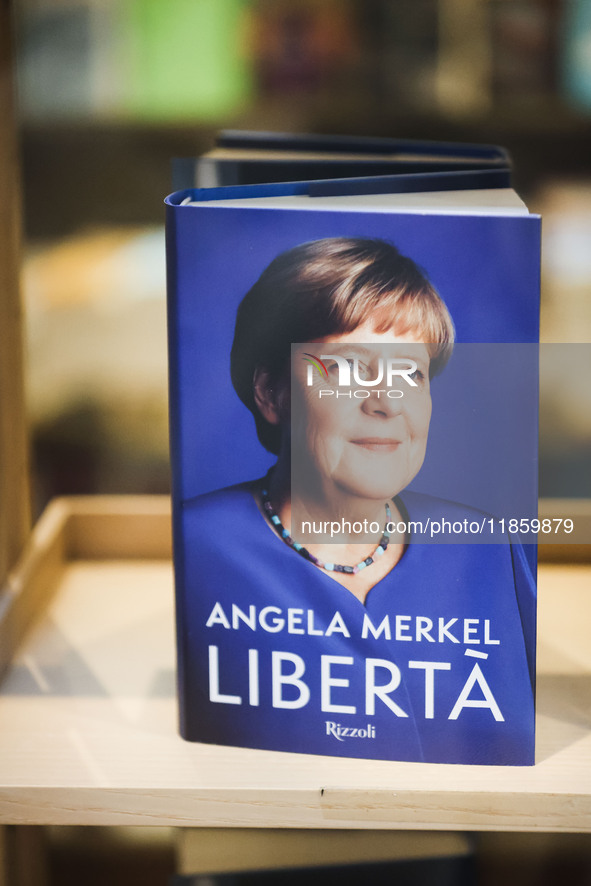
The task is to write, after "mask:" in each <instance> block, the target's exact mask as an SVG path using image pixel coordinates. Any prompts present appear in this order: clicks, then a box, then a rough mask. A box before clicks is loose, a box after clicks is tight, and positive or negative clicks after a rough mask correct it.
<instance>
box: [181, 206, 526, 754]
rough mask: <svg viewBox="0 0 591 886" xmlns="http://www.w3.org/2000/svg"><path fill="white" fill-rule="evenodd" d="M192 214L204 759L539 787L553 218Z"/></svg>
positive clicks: (186, 407) (198, 727)
mask: <svg viewBox="0 0 591 886" xmlns="http://www.w3.org/2000/svg"><path fill="white" fill-rule="evenodd" d="M183 196H185V195H184V194H181V195H172V197H170V198H168V200H167V203H168V206H167V212H168V220H167V237H168V247H167V248H168V267H169V339H170V394H171V444H172V463H173V520H174V552H175V553H174V557H175V580H176V600H177V602H176V606H177V626H178V663H179V695H180V711H181V733H182V735H183V737H184V738H185V739H187V740H190V741H198V742H207V743H215V744H222V745H235V746H240V747H248V748H262V749H270V750H279V751H290V752H300V753H309V754H325V755H333V756H335V755H336V756H343V757H361V758H375V759H381V760H403V761H420V762H432V763H473V764H496V765H531V764H533V762H534V690H535V687H534V678H535V611H536V610H535V593H536V584H535V575H536V550H535V546H534V545H532V544H531V543H528V541H527V538H524V537H520V535H519V532H518V531H517V530H518V528H519V522H518V521H519V520H520V519H522V518H525V519H526V520H527V519H530V518H532V517H534V516H536V514H537V408H538V407H537V402H538V400H537V396H538V395H537V386H538V371H537V359H538V353H537V341H538V305H539V241H540V226H539V219H538V218H537V217H535V216H530V215H527V214H526V213H525V212H523V213H519V212H511V211H507V212H504V211H496V212H483V211H479V212H478V211H474V212H473V211H470V210H464V211H462V212H448V211H445V210H435V211H428V212H424V211H404V209H395V210H393V211H385V210H384V209H383V208H382V209H379V210H378V209H372V207H371V206H368V205H364V206H363V207H360V206H358V205H356V204H355V201H354V200H350V199H348V198H342V200H343V203H342V204H341V205H339V206H338V208H335V207H334V204H331V205H322V204H321V203H319V204H318V206H319V207H320V208H317V209H316V208H307V207H306V208H301V209H300V208H298V207H297V205H294V204H291V203H290V204H286V205H283V206H274V205H268V206H267V205H265V204H264V202H261V204H260V205H248V204H245V205H240V203H239V202H238V201H235V200H234V201H231V202H229V203H227V205H223V204H222V203H221V202H219V201H217V202H216V203H214V204H211V205H210V204H208V203H207V202H204V203H201V204H196V203H192V204H189V205H183V200H182V198H183ZM185 204H186V201H185Z"/></svg>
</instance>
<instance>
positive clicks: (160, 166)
mask: <svg viewBox="0 0 591 886" xmlns="http://www.w3.org/2000/svg"><path fill="white" fill-rule="evenodd" d="M15 10H16V37H17V76H18V91H19V98H18V101H19V109H20V111H19V113H20V125H21V148H22V152H21V153H22V164H23V177H24V222H25V235H26V260H25V266H24V277H23V288H24V297H25V300H26V312H27V336H28V361H29V365H28V396H29V409H30V420H31V426H32V439H33V446H34V462H33V463H34V494H35V509H36V512H37V513H38V512H39V510H40V509H41V508H42V506H43V504H44V503H45V502H46V501H47V500H48V498H50V497H51V496H52V495H55V494H59V493H80V492H82V493H84V492H166V491H167V490H168V488H169V469H168V448H167V447H168V443H167V402H166V401H167V395H166V375H167V368H166V320H165V268H164V245H163V205H162V200H163V198H164V196H165V195H166V194H167V193H168V192H169V191H171V190H172V185H171V158H173V157H190V156H195V155H197V154H199V153H201V152H203V151H205V150H207V149H209V148H210V147H212V145H213V139H214V134H215V132H216V130H218V129H219V128H222V127H226V128H227V127H233V128H249V129H270V130H279V131H285V132H311V133H324V134H339V133H342V134H349V135H372V136H389V137H398V138H425V139H444V140H448V141H470V142H479V141H481V142H487V143H495V144H502V145H503V146H505V147H507V148H508V149H509V151H510V152H511V153H512V155H513V158H514V162H515V187H516V189H517V190H518V192H519V193H520V194H521V196H522V197H523V198H524V199H525V200H526V202H527V203H528V205H529V207H530V209H531V210H533V211H536V212H541V213H542V214H543V216H544V234H543V236H544V243H543V255H544V258H543V302H542V340H543V341H548V342H589V341H591V298H590V297H589V295H590V292H591V199H590V198H591V0H396V2H392V0H166V2H163V0H17V2H15ZM581 353H583V352H579V354H581ZM588 354H589V351H588V350H587V351H586V356H585V354H583V357H582V358H581V357H579V360H581V359H582V360H583V363H582V372H581V373H580V374H581V375H582V381H583V382H584V381H585V380H586V375H585V372H586V369H587V368H588V367H589V360H588ZM584 387H585V388H586V385H585V386H584ZM581 396H582V401H581ZM590 405H591V404H590V403H589V395H588V393H587V394H586V392H585V390H583V392H582V394H581V395H579V394H578V393H577V395H576V396H571V398H570V400H569V402H568V403H565V402H564V398H562V399H559V398H557V397H556V396H555V395H553V394H552V386H549V389H548V394H547V396H546V402H545V410H544V414H543V422H542V424H543V432H544V433H543V438H544V444H543V452H542V460H543V465H544V472H543V475H542V489H541V492H542V494H543V495H546V496H587V497H589V496H591V470H590V462H589V450H590V448H591V447H590V440H591V408H589V406H590Z"/></svg>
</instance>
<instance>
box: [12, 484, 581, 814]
mask: <svg viewBox="0 0 591 886" xmlns="http://www.w3.org/2000/svg"><path fill="white" fill-rule="evenodd" d="M590 579H591V566H589V565H570V566H569V565H562V564H560V565H557V564H547V565H544V566H543V567H542V568H541V569H540V583H539V587H540V594H539V596H540V608H539V646H538V650H539V665H538V719H537V723H538V739H537V761H538V762H537V765H536V766H535V767H531V768H521V767H486V766H475V767H472V766H444V765H433V764H419V763H416V764H409V763H389V762H382V761H363V760H346V759H339V758H332V757H330V758H329V757H318V756H308V755H296V754H284V753H271V752H267V751H255V750H244V749H239V748H228V747H217V746H212V745H201V744H191V743H187V742H184V741H183V740H182V739H181V738H180V737H179V736H178V735H177V726H176V721H177V709H176V697H175V676H174V668H175V663H174V660H175V656H174V627H173V579H172V566H171V562H170V514H169V509H168V502H167V500H166V499H165V498H162V499H160V498H158V497H157V498H149V497H145V498H144V497H141V498H109V497H108V498H103V497H94V498H81V499H62V500H59V501H57V502H55V503H54V504H53V505H52V506H51V507H50V508H49V510H48V512H46V514H45V515H44V517H43V518H42V520H41V521H40V523H39V524H38V526H37V527H36V529H35V532H34V534H33V536H32V540H31V544H30V546H29V549H28V551H27V553H26V555H25V557H24V559H23V561H22V562H21V564H20V565H19V567H18V568H17V570H16V571H15V572H14V573H13V574H12V576H11V578H10V580H9V587H8V588H7V589H6V590H5V591H4V593H3V595H2V597H1V598H0V648H2V649H3V650H4V653H5V655H6V657H7V658H8V657H9V655H10V654H11V650H12V649H13V648H14V647H16V646H17V645H18V649H17V651H16V653H15V655H14V660H13V664H12V666H11V667H10V668H9V670H8V673H7V675H6V677H5V679H4V682H3V686H2V691H1V693H0V724H1V725H0V822H2V823H3V824H95V825H99V824H100V825H122V824H133V825H137V824H141V825H181V826H194V827H200V828H204V827H221V828H264V827H273V828H296V829H300V828H312V829H318V828H322V829H375V830H385V829H393V828H395V829H407V830H423V829H429V830H505V831H511V830H518V831H536V830H538V831H589V830H591V701H590V699H591V692H590V691H589V690H590V688H591V644H590V643H589V641H588V625H589V612H590V611H591V582H590ZM23 634H25V636H24V639H22V640H21V638H22V636H23Z"/></svg>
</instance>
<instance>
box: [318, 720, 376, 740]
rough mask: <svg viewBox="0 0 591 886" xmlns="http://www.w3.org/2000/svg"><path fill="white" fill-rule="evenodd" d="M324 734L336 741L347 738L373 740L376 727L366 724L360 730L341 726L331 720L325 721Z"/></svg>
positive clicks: (354, 727)
mask: <svg viewBox="0 0 591 886" xmlns="http://www.w3.org/2000/svg"><path fill="white" fill-rule="evenodd" d="M326 734H327V735H332V737H333V738H336V740H337V741H345V739H347V738H375V737H376V727H375V726H372V725H371V723H368V724H367V726H363V727H362V728H361V729H359V728H357V727H356V726H341V724H340V723H335V722H334V721H333V720H327V721H326Z"/></svg>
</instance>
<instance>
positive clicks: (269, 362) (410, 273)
mask: <svg viewBox="0 0 591 886" xmlns="http://www.w3.org/2000/svg"><path fill="white" fill-rule="evenodd" d="M368 319H371V320H372V322H373V323H374V325H375V329H376V331H377V332H386V331H387V330H390V329H394V330H395V331H396V333H397V334H399V335H404V334H405V333H409V332H412V333H415V334H416V335H417V336H419V337H420V341H422V342H424V343H425V344H427V345H429V353H430V356H431V363H430V375H431V377H432V376H433V375H436V374H437V373H438V372H440V371H441V370H442V369H443V367H444V366H445V364H446V363H447V361H448V360H449V357H450V355H451V351H452V347H453V341H454V327H453V322H452V319H451V317H450V314H449V311H448V310H447V307H446V306H445V303H444V302H443V300H442V299H441V297H440V296H439V294H438V293H437V291H436V290H435V288H434V287H433V286H432V284H431V283H430V282H429V279H428V277H427V275H426V274H425V272H424V271H422V270H421V269H420V268H419V267H418V265H416V264H415V262H414V261H413V260H412V259H410V258H407V257H406V256H404V255H401V254H400V252H399V251H398V249H396V247H395V246H393V245H392V244H391V243H386V242H385V241H384V240H371V239H364V238H344V237H342V238H341V237H339V238H328V239H325V240H313V241H311V242H309V243H303V244H301V245H300V246H296V247H294V248H293V249H289V250H288V251H287V252H282V253H281V254H280V255H278V256H277V258H275V259H274V260H273V261H272V262H271V264H270V265H268V267H267V268H265V270H264V271H263V273H262V274H261V276H260V277H259V279H258V280H257V282H256V283H255V284H254V286H252V287H251V289H249V291H248V292H247V293H246V295H245V296H244V298H243V300H242V302H241V303H240V306H239V308H238V314H237V317H236V328H235V333H234V343H233V346H232V355H231V375H232V383H233V385H234V388H235V389H236V393H237V394H238V396H239V397H240V399H241V400H242V402H243V403H244V404H245V405H246V406H247V407H248V409H250V411H251V412H252V413H253V415H254V418H255V422H256V426H257V433H258V436H259V440H260V441H261V443H262V444H263V446H265V448H266V449H268V450H269V451H270V452H274V453H278V452H279V445H280V436H281V429H280V428H279V427H277V426H275V425H271V424H270V423H269V422H267V421H266V419H264V418H263V416H262V415H261V414H260V413H259V410H258V408H257V406H256V403H255V399H254V390H253V379H254V374H255V371H256V370H257V368H263V369H265V371H266V372H267V373H268V375H269V378H270V379H271V380H273V381H277V380H279V379H280V378H281V377H282V375H283V374H284V373H285V371H286V368H287V366H288V365H289V359H290V352H291V344H292V342H309V341H315V340H316V339H320V338H324V337H325V336H327V335H337V334H340V333H342V334H346V333H348V332H352V331H353V330H354V329H356V328H357V327H358V326H361V325H362V324H363V323H366V322H367V320H368Z"/></svg>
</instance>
